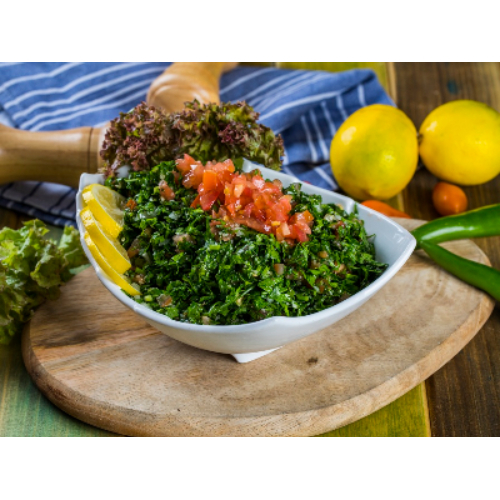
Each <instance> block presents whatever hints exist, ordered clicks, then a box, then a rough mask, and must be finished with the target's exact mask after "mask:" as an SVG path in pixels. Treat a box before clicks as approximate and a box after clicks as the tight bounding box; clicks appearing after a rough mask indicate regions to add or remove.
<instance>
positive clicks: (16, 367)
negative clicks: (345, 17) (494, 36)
mask: <svg viewBox="0 0 500 500" xmlns="http://www.w3.org/2000/svg"><path fill="white" fill-rule="evenodd" d="M281 64H282V63H280V65H281ZM282 65H283V66H285V64H282ZM393 68H394V70H395V77H396V78H395V82H396V91H397V103H398V106H399V107H400V108H401V109H402V110H403V111H404V112H405V113H407V114H408V116H409V117H410V118H411V119H412V120H413V121H414V123H415V125H416V126H417V128H418V127H419V126H420V124H421V123H422V121H423V119H424V118H425V116H426V115H427V114H428V113H429V112H430V111H431V110H432V109H434V108H435V107H437V106H438V105H440V104H442V103H445V102H448V101H452V100H456V99H475V100H478V101H482V102H485V103H486V104H489V105H490V106H492V107H493V108H495V109H496V110H498V111H500V63H396V64H395V65H394V67H393ZM383 79H384V75H383V74H382V76H381V80H383ZM383 83H386V82H383ZM393 95H394V94H393ZM436 182H437V179H436V178H435V177H434V176H432V175H431V174H430V173H429V172H428V171H427V170H426V169H425V168H421V169H420V170H419V171H418V172H417V173H416V175H415V177H414V179H413V180H412V181H411V183H410V184H409V186H408V187H407V189H406V190H405V191H404V192H403V203H404V208H405V210H406V212H408V213H409V214H410V215H411V216H413V217H415V218H418V219H433V218H436V217H437V216H438V214H437V213H436V212H435V210H434V208H433V206H432V202H431V192H432V189H433V187H434V185H435V183H436ZM465 191H466V193H467V195H468V197H469V204H470V205H469V206H470V208H477V207H480V206H484V205H488V204H492V203H499V202H500V176H499V177H497V178H496V179H494V180H493V181H490V182H489V183H487V184H484V185H481V186H475V187H469V188H465ZM21 220H22V217H19V216H18V215H17V214H14V213H12V212H10V211H8V210H4V209H0V227H2V226H4V225H8V226H11V227H17V226H18V225H19V224H20V221H21ZM477 243H478V244H479V246H480V247H481V248H482V249H483V250H484V251H485V252H486V254H487V255H488V256H489V258H490V260H491V262H492V264H493V265H494V266H495V267H497V268H500V237H495V238H489V239H483V240H477ZM21 395H22V397H21ZM30 402H31V406H30ZM429 425H430V429H429ZM429 433H430V434H431V435H433V436H499V435H500V311H499V309H498V307H496V308H495V310H494V312H493V314H492V316H491V318H490V319H489V320H488V321H487V323H486V324H485V326H484V327H483V328H482V329H481V331H480V332H479V333H478V334H477V336H476V337H475V338H474V339H473V340H472V342H470V344H469V345H468V346H467V347H465V348H464V349H463V350H462V351H461V352H460V353H459V354H458V355H457V356H456V357H455V358H454V359H453V360H452V361H450V362H449V363H448V364H447V365H445V366H444V367H443V368H442V369H441V370H439V371H438V372H437V373H436V374H435V375H434V376H432V377H431V378H430V379H428V380H427V382H426V384H425V386H424V385H423V384H422V385H421V386H418V387H416V388H415V389H413V390H412V391H410V392H409V393H408V394H407V395H406V396H403V397H402V398H400V399H399V400H397V401H395V402H394V403H392V404H391V405H389V406H387V407H386V408H383V409H382V410H379V411H378V412H376V413H375V414H373V415H371V416H369V417H367V418H365V419H363V420H361V421H359V422H356V423H354V424H351V425H350V426H347V427H345V428H343V429H339V430H337V431H335V432H332V433H329V434H328V435H332V436H339V435H414V436H416V435H420V436H422V435H428V434H429ZM1 435H87V436H89V435H95V436H99V435H109V433H106V432H104V431H100V430H99V429H95V428H93V427H91V426H88V425H86V424H83V423H79V422H77V421H75V420H74V419H71V417H68V416H66V415H65V414H63V413H62V412H60V411H59V410H57V409H56V408H54V407H52V406H51V405H50V403H48V402H47V401H46V400H44V398H43V397H41V396H40V394H39V393H38V390H37V389H36V387H34V386H33V384H32V383H31V382H30V381H29V378H27V374H26V373H25V371H24V367H23V366H22V361H21V358H20V349H19V342H18V341H16V342H14V343H13V345H11V346H9V347H7V348H2V349H0V436H1Z"/></svg>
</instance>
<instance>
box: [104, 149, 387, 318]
mask: <svg viewBox="0 0 500 500" xmlns="http://www.w3.org/2000/svg"><path fill="white" fill-rule="evenodd" d="M235 163H236V164H238V163H237V162H236V161H235ZM106 184H107V186H108V187H111V188H112V189H114V190H116V191H118V192H119V193H120V194H122V195H123V196H124V197H125V198H126V199H127V203H126V207H125V218H124V229H123V231H122V233H121V234H120V237H119V239H120V242H121V243H122V245H123V246H124V247H125V249H127V251H128V255H129V256H130V258H131V262H132V268H131V269H130V270H129V271H128V272H127V274H128V276H129V277H130V279H131V280H132V281H133V282H135V283H138V284H139V285H140V291H141V295H138V296H136V297H134V299H135V300H137V301H138V302H140V303H143V304H144V305H147V306H148V307H150V308H151V309H153V310H154V311H157V312H159V313H162V314H165V315H167V316H169V317H170V318H172V319H174V320H178V321H184V322H190V323H196V324H211V325H237V324H243V323H248V322H253V321H259V320H263V319H265V318H269V317H271V316H304V315H307V314H312V313H315V312H318V311H322V310H324V309H326V308H328V307H331V306H333V305H335V304H337V303H339V302H341V301H342V300H344V299H346V298H347V297H350V296H351V295H354V294H355V293H357V292H358V291H360V290H361V289H363V288H365V287H366V286H368V285H369V284H370V283H372V282H373V281H374V280H375V279H376V278H378V277H379V276H380V275H381V274H382V273H383V272H384V270H385V269H386V268H387V265H386V264H383V263H380V262H377V261H376V260H375V249H374V244H373V241H372V238H371V237H370V236H369V235H367V234H366V231H365V228H364V225H363V222H362V221H361V220H359V219H358V218H357V212H356V210H354V211H353V212H352V213H350V214H348V213H346V212H345V211H344V210H343V209H342V207H340V206H337V205H335V204H326V203H323V202H322V199H321V197H320V196H318V195H308V194H305V193H303V192H301V186H300V184H294V185H291V186H290V187H288V188H283V187H282V186H281V183H280V182H279V181H272V180H266V179H263V178H262V176H261V173H260V172H259V171H258V170H255V171H254V172H251V173H247V174H244V173H241V172H239V171H238V168H235V166H234V165H233V163H232V162H231V160H226V161H225V162H223V163H213V164H211V163H208V164H207V165H206V166H203V165H202V164H201V163H200V162H195V161H194V160H193V159H192V158H190V157H189V156H187V155H185V157H184V158H183V159H180V160H177V162H176V161H163V162H161V163H159V164H158V165H157V166H155V167H153V168H152V169H150V170H142V171H135V172H132V173H131V174H130V175H129V176H128V177H127V178H123V179H118V178H116V177H114V176H111V177H109V178H108V180H107V181H106Z"/></svg>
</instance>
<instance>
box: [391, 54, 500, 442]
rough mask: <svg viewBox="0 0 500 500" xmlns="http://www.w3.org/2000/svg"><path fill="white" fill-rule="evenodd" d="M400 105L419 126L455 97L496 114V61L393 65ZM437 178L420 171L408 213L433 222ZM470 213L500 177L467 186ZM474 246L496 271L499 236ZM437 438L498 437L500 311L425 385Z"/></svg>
mask: <svg viewBox="0 0 500 500" xmlns="http://www.w3.org/2000/svg"><path fill="white" fill-rule="evenodd" d="M396 73H397V82H398V96H399V98H398V104H399V106H400V108H401V109H402V110H403V111H404V112H405V113H407V114H408V116H409V117H410V118H411V119H412V120H413V121H414V123H415V125H416V126H417V128H418V127H419V126H420V124H421V123H422V121H423V120H424V118H425V117H426V116H427V114H428V113H429V112H430V111H432V110H433V109H434V108H435V107H437V106H439V105H440V104H443V103H445V102H449V101H453V100H456V99H473V100H478V101H481V102H484V103H486V104H488V105H490V106H492V107H493V108H494V109H496V110H497V111H500V64H499V63H421V64H415V63H397V64H396ZM437 182H438V180H437V179H436V178H435V177H434V176H433V175H432V174H430V172H428V171H427V170H426V169H425V168H423V169H421V170H419V171H418V172H417V174H416V175H415V177H414V179H413V180H412V182H411V183H410V184H409V186H408V187H407V189H406V190H405V192H404V200H405V207H406V211H407V212H408V213H409V214H410V215H412V216H413V217H418V218H425V219H434V218H436V217H438V214H437V212H435V210H434V208H433V206H432V201H431V193H432V189H433V188H434V186H435V184H436V183H437ZM464 191H465V192H466V194H467V196H468V198H469V207H470V208H471V209H473V208H477V207H481V206H484V205H489V204H492V203H500V177H497V178H496V179H493V180H492V181H490V182H488V183H486V184H483V185H480V186H470V187H465V188H464ZM476 243H477V244H478V245H479V246H480V247H481V248H482V249H483V250H484V251H485V252H486V254H487V255H488V256H489V258H490V260H491V262H492V265H493V266H494V267H496V268H500V237H494V238H488V239H479V240H476ZM427 393H428V397H429V409H430V421H431V429H432V434H433V435H435V436H500V312H499V309H498V307H496V308H495V310H494V312H493V314H492V316H491V318H490V319H489V321H488V322H487V323H486V324H485V325H484V327H483V328H482V329H481V331H480V332H479V333H478V335H477V336H476V337H475V339H474V340H473V341H472V342H471V343H470V344H469V345H468V346H467V347H466V348H465V349H464V350H463V351H461V352H460V353H459V354H458V355H457V356H456V357H455V358H454V359H453V360H452V361H451V362H450V363H448V364H447V365H446V366H445V367H443V368H442V369H441V370H440V371H439V372H437V373H436V374H435V375H434V376H433V377H431V378H430V379H429V380H428V381H427Z"/></svg>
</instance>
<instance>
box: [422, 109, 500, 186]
mask: <svg viewBox="0 0 500 500" xmlns="http://www.w3.org/2000/svg"><path fill="white" fill-rule="evenodd" d="M420 156H421V158H422V161H423V162H424V163H425V166H426V167H427V168H428V169H429V170H430V171H431V172H432V173H433V174H434V175H435V176H436V177H438V178H439V179H442V180H444V181H448V182H453V183H455V184H462V185H466V186H471V185H474V184H482V183H483V182H487V181H489V180H491V179H493V178H494V177H496V176H497V175H498V174H499V173H500V113H498V112H497V111H495V110H494V109H492V108H490V107H489V106H487V105H486V104H483V103H481V102H477V101H466V100H463V101H452V102H449V103H447V104H443V105H442V106H439V107H438V108H436V109H435V110H434V111H432V112H431V113H430V114H429V115H428V116H427V118H426V119H425V120H424V123H422V126H421V127H420Z"/></svg>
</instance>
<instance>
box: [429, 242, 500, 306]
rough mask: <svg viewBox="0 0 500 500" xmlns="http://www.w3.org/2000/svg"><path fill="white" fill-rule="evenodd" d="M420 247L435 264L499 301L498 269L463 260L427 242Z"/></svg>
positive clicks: (499, 280) (499, 275) (499, 273)
mask: <svg viewBox="0 0 500 500" xmlns="http://www.w3.org/2000/svg"><path fill="white" fill-rule="evenodd" d="M420 247H421V248H422V249H423V250H424V251H425V252H426V253H427V255H429V257H430V258H431V259H432V260H433V261H434V262H435V263H436V264H438V265H439V266H441V267H442V268H443V269H445V270H446V271H448V272H449V273H451V274H454V275H455V276H456V277H457V278H460V279H461V280H462V281H465V282H466V283H469V285H472V286H475V287H476V288H479V289H481V290H483V291H485V292H486V293H488V294H490V295H491V296H492V297H493V298H494V299H496V300H500V271H498V269H494V268H493V267H489V266H485V265H484V264H479V262H474V261H472V260H468V259H464V258H463V257H459V256H458V255H455V254H454V253H451V252H449V251H448V250H445V249H444V248H442V247H440V246H438V245H433V244H431V243H428V242H424V241H421V242H420Z"/></svg>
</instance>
